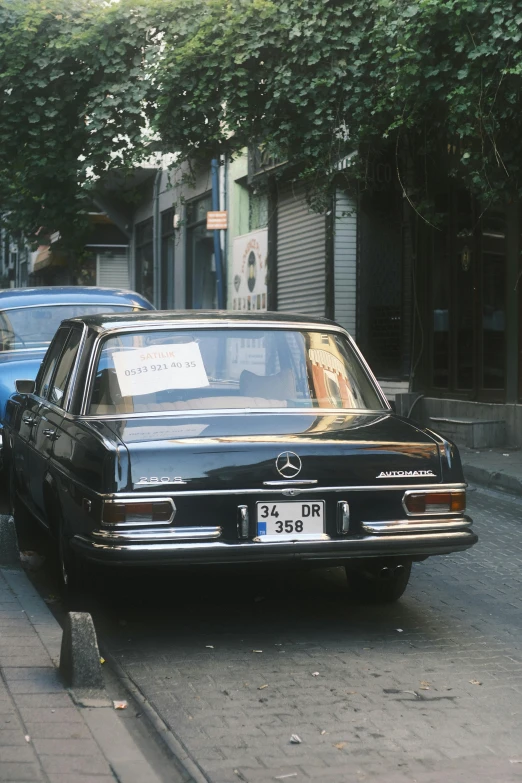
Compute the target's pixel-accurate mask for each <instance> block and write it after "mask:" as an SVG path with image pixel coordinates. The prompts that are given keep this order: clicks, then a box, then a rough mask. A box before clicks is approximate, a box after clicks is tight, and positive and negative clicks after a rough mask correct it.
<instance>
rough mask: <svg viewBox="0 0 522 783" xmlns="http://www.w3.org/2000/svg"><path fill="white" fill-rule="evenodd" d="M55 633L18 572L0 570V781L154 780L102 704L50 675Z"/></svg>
mask: <svg viewBox="0 0 522 783" xmlns="http://www.w3.org/2000/svg"><path fill="white" fill-rule="evenodd" d="M61 637H62V630H61V628H60V626H59V624H58V622H57V621H56V620H55V618H54V617H53V615H52V614H51V612H50V611H49V609H48V607H47V606H46V604H45V603H44V601H43V600H42V599H41V598H40V596H39V595H38V593H37V592H36V590H35V588H34V587H33V586H32V584H31V583H30V581H29V579H28V578H27V576H26V575H25V573H24V572H23V571H22V570H21V569H20V568H17V567H0V781H2V783H18V782H19V781H25V783H36V781H42V783H115V781H118V782H119V783H160V779H159V778H158V776H157V775H156V773H155V771H154V770H153V769H152V768H151V766H150V764H149V763H148V761H147V760H146V759H145V757H144V756H143V754H142V753H141V751H140V749H139V748H138V747H137V746H136V744H135V743H134V740H133V739H132V737H131V735H130V734H129V733H128V731H127V729H126V727H125V726H124V724H123V723H122V721H121V720H120V718H119V716H118V714H117V713H115V712H114V709H113V707H112V704H110V706H103V707H96V708H80V707H78V706H77V705H76V703H75V702H74V700H73V698H72V695H71V694H70V692H69V691H68V690H67V689H66V688H64V686H63V685H62V683H61V681H60V678H59V676H58V669H57V665H58V659H59V654H60V644H61Z"/></svg>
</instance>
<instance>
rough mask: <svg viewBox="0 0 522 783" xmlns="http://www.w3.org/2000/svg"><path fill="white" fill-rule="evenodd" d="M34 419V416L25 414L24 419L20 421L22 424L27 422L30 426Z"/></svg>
mask: <svg viewBox="0 0 522 783" xmlns="http://www.w3.org/2000/svg"><path fill="white" fill-rule="evenodd" d="M35 421H36V419H35V418H34V416H26V417H25V419H22V422H23V423H24V424H27V425H28V426H29V427H32V426H33V424H34V423H35Z"/></svg>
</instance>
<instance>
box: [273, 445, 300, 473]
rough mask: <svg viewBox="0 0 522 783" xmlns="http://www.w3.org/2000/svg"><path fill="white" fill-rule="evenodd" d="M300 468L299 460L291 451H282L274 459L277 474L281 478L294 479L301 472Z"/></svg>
mask: <svg viewBox="0 0 522 783" xmlns="http://www.w3.org/2000/svg"><path fill="white" fill-rule="evenodd" d="M301 468H302V463H301V460H300V459H299V457H298V456H297V454H294V452H293V451H283V452H281V454H280V455H279V456H278V458H277V459H276V469H277V472H278V473H279V474H280V475H281V476H283V478H288V479H291V478H295V477H296V476H297V475H298V474H299V473H300V472H301Z"/></svg>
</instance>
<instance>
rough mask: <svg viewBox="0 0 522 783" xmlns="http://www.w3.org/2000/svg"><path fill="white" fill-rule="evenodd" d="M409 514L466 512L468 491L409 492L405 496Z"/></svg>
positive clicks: (405, 504)
mask: <svg viewBox="0 0 522 783" xmlns="http://www.w3.org/2000/svg"><path fill="white" fill-rule="evenodd" d="M403 503H404V506H405V508H406V511H407V512H408V514H459V513H463V512H464V511H465V510H466V490H464V489H452V490H448V491H442V492H416V491H411V490H410V491H408V492H405V494H404V500H403Z"/></svg>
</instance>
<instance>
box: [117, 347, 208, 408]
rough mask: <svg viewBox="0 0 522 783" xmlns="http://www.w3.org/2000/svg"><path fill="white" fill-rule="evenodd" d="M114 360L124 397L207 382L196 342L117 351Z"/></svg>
mask: <svg viewBox="0 0 522 783" xmlns="http://www.w3.org/2000/svg"><path fill="white" fill-rule="evenodd" d="M113 359H114V367H115V369H116V375H117V377H118V383H119V385H120V390H121V393H122V395H123V396H124V397H133V396H137V395H140V394H152V393H154V392H158V391H164V390H166V389H199V388H201V387H203V386H208V385H209V382H208V378H207V373H206V372H205V366H204V364H203V359H202V357H201V351H200V350H199V345H198V344H197V343H195V342H192V343H182V344H181V345H172V344H170V345H153V346H151V347H150V348H140V349H137V350H132V351H118V352H117V353H114V354H113Z"/></svg>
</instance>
